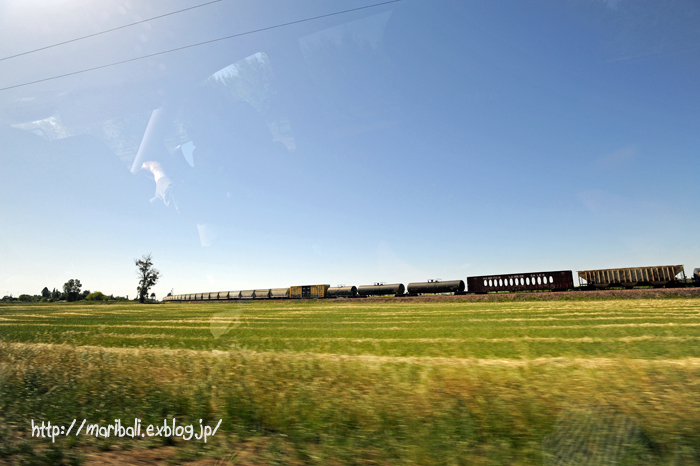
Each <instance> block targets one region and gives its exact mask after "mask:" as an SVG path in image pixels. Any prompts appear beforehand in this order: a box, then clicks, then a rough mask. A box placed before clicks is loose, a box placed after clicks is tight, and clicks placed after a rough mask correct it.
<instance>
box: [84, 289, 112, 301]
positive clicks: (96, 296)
mask: <svg viewBox="0 0 700 466" xmlns="http://www.w3.org/2000/svg"><path fill="white" fill-rule="evenodd" d="M85 299H86V300H87V301H104V300H105V299H107V296H105V294H104V293H103V292H101V291H95V292H93V293H90V294H89V295H87V296H86V297H85Z"/></svg>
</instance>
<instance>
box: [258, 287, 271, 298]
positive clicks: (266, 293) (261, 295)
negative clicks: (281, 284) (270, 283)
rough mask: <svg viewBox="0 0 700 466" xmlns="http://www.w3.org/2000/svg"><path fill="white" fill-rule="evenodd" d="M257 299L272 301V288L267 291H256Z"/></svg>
mask: <svg viewBox="0 0 700 466" xmlns="http://www.w3.org/2000/svg"><path fill="white" fill-rule="evenodd" d="M255 299H270V288H268V289H266V290H255Z"/></svg>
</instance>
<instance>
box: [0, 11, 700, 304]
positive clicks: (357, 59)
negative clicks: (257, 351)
mask: <svg viewBox="0 0 700 466" xmlns="http://www.w3.org/2000/svg"><path fill="white" fill-rule="evenodd" d="M196 4H197V3H196V2H191V1H184V0H182V1H168V2H165V1H147V2H128V1H121V0H111V1H99V2H98V1H92V0H56V1H53V2H39V1H36V2H31V1H22V2H20V1H13V0H8V1H6V2H3V3H2V4H0V58H2V57H6V56H9V55H14V54H16V53H20V52H24V51H27V50H32V49H35V48H38V47H42V46H45V45H50V44H53V43H57V42H61V41H64V40H69V39H72V38H75V37H79V36H83V35H87V34H93V33H95V32H100V31H104V30H106V29H110V28H114V27H118V26H121V25H125V24H129V23H132V22H134V21H140V20H142V19H147V18H150V17H153V16H157V15H161V14H164V13H167V12H170V11H174V10H178V9H181V8H187V7H189V6H193V5H196ZM371 4H372V3H371V2H366V1H357V0H347V1H345V0H343V1H341V0H334V1H311V0H300V1H295V2H288V1H287V2H285V1H281V0H275V1H271V0H262V1H233V0H223V1H222V2H218V3H216V4H213V5H209V6H205V7H202V8H198V9H195V10H190V11H188V12H185V13H181V14H177V15H172V16H168V17H167V18H162V19H157V20H153V21H149V22H147V23H142V24H139V25H136V26H133V27H129V28H124V29H120V30H119V31H115V32H112V33H108V34H103V35H99V36H96V37H93V38H90V39H86V40H82V41H78V42H72V43H70V44H66V45H63V46H61V47H56V48H51V49H48V50H44V51H40V52H36V53H32V54H28V55H24V56H20V57H16V58H13V59H9V60H2V61H0V87H2V88H4V87H9V86H14V85H16V84H21V83H24V82H28V81H34V80H39V79H43V78H47V77H51V76H56V75H60V74H64V73H71V72H74V71H78V70H82V69H87V68H91V67H96V66H100V65H103V64H108V63H113V62H116V61H121V60H128V59H131V58H135V57H138V56H142V55H147V54H152V53H156V52H159V51H163V50H168V49H172V48H176V47H181V46H186V45H190V44H194V43H198V42H203V41H207V40H211V39H215V38H219V37H223V36H227V35H232V34H237V33H240V32H245V31H251V30H255V29H260V28H266V27H269V26H274V25H279V24H282V23H287V22H292V21H296V20H301V19H305V18H310V17H314V16H319V15H324V14H327V13H333V12H339V11H343V10H349V9H352V8H357V7H361V6H367V5H371ZM699 15H700V6H698V5H697V4H696V3H694V2H691V1H680V2H672V3H670V2H669V3H663V2H652V1H635V2H632V1H628V0H617V1H612V0H609V1H600V0H572V1H568V2H559V1H536V2H528V4H527V5H525V4H522V5H520V4H515V5H514V4H513V3H512V2H499V1H494V2H470V1H434V2H432V1H431V2H428V1H418V0H403V1H401V2H396V3H392V4H388V5H383V6H378V7H373V8H367V9H363V10H360V11H354V12H349V13H345V14H342V15H335V16H332V17H327V18H322V19H317V20H313V21H307V22H303V23H298V24H294V25H290V26H286V27H280V28H275V29H271V30H267V31H264V32H259V33H255V34H249V35H245V36H241V37H238V38H233V39H228V40H225V41H218V42H215V43H211V44H208V45H204V46H200V47H195V48H189V49H186V50H182V51H179V52H173V53H168V54H164V55H158V56H155V57H152V58H148V59H144V60H138V61H133V62H129V63H126V64H123V65H119V66H113V67H107V68H103V69H100V70H96V71H92V72H87V73H82V74H78V75H73V76H69V77H65V78H60V79H55V80H50V81H45V82H41V83H37V84H32V85H28V86H21V87H16V88H12V89H7V90H3V91H0V161H1V162H2V167H3V168H2V170H0V293H1V294H6V293H8V292H9V293H12V294H14V295H18V294H20V293H29V294H36V293H39V292H40V290H41V289H42V288H43V287H44V286H48V287H49V288H53V287H56V288H60V287H61V286H62V284H63V283H64V282H66V281H67V280H68V279H69V278H78V279H80V280H81V281H82V283H83V285H84V288H87V289H90V290H93V291H94V290H100V291H103V292H105V293H107V294H111V293H114V294H119V295H127V294H128V295H131V296H133V295H135V287H136V278H135V267H134V265H133V259H135V258H138V257H140V256H141V255H142V254H145V253H149V252H150V253H152V254H153V258H154V261H155V264H156V266H157V267H158V268H159V269H160V270H161V272H162V279H161V281H160V282H159V284H158V285H157V286H156V288H155V292H156V294H157V295H158V296H159V297H160V296H163V295H164V294H165V293H167V292H168V291H170V290H171V289H174V291H175V293H186V292H198V291H218V290H236V289H248V288H261V287H279V286H289V285H294V284H305V283H330V284H333V285H336V284H340V283H343V284H355V285H362V284H368V283H373V282H376V281H384V282H401V283H404V284H405V283H408V282H412V281H423V280H426V279H429V278H442V279H445V280H448V279H460V278H461V279H465V278H466V277H467V276H473V275H483V274H491V273H511V272H512V273H516V272H531V271H532V272H534V271H540V270H569V269H571V270H574V271H576V270H584V269H590V268H607V267H632V266H645V265H668V264H685V266H686V272H687V273H690V272H691V271H692V269H693V268H694V267H698V266H700V249H699V247H698V245H697V241H694V236H695V233H696V232H697V231H698V227H700V222H699V220H698V215H697V212H698V207H699V206H700V205H699V204H700V203H699V202H698V197H697V194H696V189H695V188H696V186H697V181H698V170H699V168H698V164H697V161H698V156H697V151H698V148H699V147H700V132H699V131H698V129H699V125H698V124H699V123H700V115H699V114H698V112H697V109H698V108H699V106H698V104H700V94H699V92H698V80H697V76H698V71H700V47H699V46H698V45H697V44H699V43H700V41H699V39H700V26H698V24H700V22H699V21H698V17H699ZM188 158H189V161H188ZM135 161H136V162H135ZM144 162H146V163H147V164H146V165H144ZM150 162H154V163H157V165H154V164H150V165H148V163H150ZM190 162H193V164H192V165H193V166H192V165H191V164H190ZM149 166H150V167H152V168H153V169H149V168H148V167H149ZM142 167H145V168H142ZM132 168H133V173H132ZM156 178H158V180H160V181H159V183H160V184H159V185H158V184H156V182H155V181H156Z"/></svg>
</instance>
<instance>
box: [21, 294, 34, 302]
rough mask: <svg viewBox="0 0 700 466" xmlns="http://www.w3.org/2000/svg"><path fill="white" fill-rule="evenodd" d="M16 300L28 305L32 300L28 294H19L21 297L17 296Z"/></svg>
mask: <svg viewBox="0 0 700 466" xmlns="http://www.w3.org/2000/svg"><path fill="white" fill-rule="evenodd" d="M18 299H19V300H20V301H23V302H25V303H28V302H30V301H31V300H32V297H31V296H30V295H28V294H21V295H19V298H18Z"/></svg>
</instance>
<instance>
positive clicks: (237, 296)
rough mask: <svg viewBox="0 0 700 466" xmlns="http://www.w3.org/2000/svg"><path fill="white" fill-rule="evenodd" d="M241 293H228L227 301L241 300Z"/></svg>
mask: <svg viewBox="0 0 700 466" xmlns="http://www.w3.org/2000/svg"><path fill="white" fill-rule="evenodd" d="M241 293H242V292H241V291H229V292H228V299H241Z"/></svg>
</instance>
